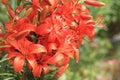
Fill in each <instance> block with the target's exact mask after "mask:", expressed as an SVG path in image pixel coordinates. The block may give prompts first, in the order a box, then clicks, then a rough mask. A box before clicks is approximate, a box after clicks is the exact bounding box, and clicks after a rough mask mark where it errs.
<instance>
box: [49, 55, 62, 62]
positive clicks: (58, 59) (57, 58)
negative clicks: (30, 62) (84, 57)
mask: <svg viewBox="0 0 120 80" xmlns="http://www.w3.org/2000/svg"><path fill="white" fill-rule="evenodd" d="M63 58H64V55H63V54H61V53H56V54H55V55H54V56H53V57H51V58H50V59H49V60H48V63H49V64H55V63H57V62H59V61H62V59H63Z"/></svg>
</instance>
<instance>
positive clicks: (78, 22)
mask: <svg viewBox="0 0 120 80" xmlns="http://www.w3.org/2000/svg"><path fill="white" fill-rule="evenodd" d="M1 1H2V3H3V4H4V5H5V6H6V8H7V11H8V14H9V16H10V20H9V21H8V22H6V23H5V33H2V30H0V38H1V40H0V46H1V48H0V52H1V54H2V52H3V51H4V50H6V51H7V58H8V63H9V64H10V65H13V66H14V71H15V72H19V73H20V72H21V71H22V69H23V66H27V67H28V68H29V70H31V72H32V73H33V75H34V76H35V77H40V75H41V73H44V74H47V73H48V72H49V71H51V70H55V69H58V71H57V72H56V74H55V76H56V77H59V76H60V75H61V74H62V73H63V72H64V71H65V69H66V68H67V67H68V65H69V60H70V58H74V57H75V59H76V62H78V60H79V50H78V48H79V45H80V44H81V43H82V40H83V39H85V38H89V39H93V37H94V26H95V24H96V22H95V21H94V20H93V18H92V16H91V15H90V13H89V11H88V9H87V8H86V6H85V5H86V4H87V5H91V6H104V3H102V2H98V1H96V0H84V3H82V4H81V3H79V0H27V1H26V2H29V3H31V4H29V5H27V6H23V4H20V5H19V6H18V8H17V9H16V10H13V9H12V8H10V7H9V3H8V2H7V0H1ZM21 13H22V15H21ZM86 36H88V37H86ZM53 67H54V68H53Z"/></svg>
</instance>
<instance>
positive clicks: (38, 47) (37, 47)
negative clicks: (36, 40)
mask: <svg viewBox="0 0 120 80" xmlns="http://www.w3.org/2000/svg"><path fill="white" fill-rule="evenodd" d="M30 48H31V49H32V51H31V53H40V52H45V53H46V52H47V50H46V48H45V47H44V46H42V45H40V44H32V45H31V46H30Z"/></svg>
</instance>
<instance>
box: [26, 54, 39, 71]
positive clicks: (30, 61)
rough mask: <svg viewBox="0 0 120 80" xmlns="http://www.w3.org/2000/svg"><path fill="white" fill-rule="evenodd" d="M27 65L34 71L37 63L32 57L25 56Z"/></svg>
mask: <svg viewBox="0 0 120 80" xmlns="http://www.w3.org/2000/svg"><path fill="white" fill-rule="evenodd" d="M26 59H27V61H28V63H29V64H30V66H31V67H32V69H35V68H36V66H37V62H36V59H35V58H34V56H27V57H26Z"/></svg>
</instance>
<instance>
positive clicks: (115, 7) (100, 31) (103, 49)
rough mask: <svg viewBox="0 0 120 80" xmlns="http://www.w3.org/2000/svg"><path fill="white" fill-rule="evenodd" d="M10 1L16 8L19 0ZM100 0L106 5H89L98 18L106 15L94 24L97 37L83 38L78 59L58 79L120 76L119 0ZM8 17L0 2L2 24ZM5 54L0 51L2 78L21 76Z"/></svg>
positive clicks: (116, 79)
mask: <svg viewBox="0 0 120 80" xmlns="http://www.w3.org/2000/svg"><path fill="white" fill-rule="evenodd" d="M10 1H11V2H10V3H11V7H12V8H13V9H15V8H16V7H17V4H15V3H16V1H19V0H10ZM100 1H102V2H104V3H105V4H106V6H105V7H101V8H100V7H90V6H87V7H88V8H89V9H90V12H91V14H92V15H93V17H94V19H95V20H97V17H98V14H102V16H103V20H102V22H100V23H99V24H98V25H97V26H96V27H95V32H96V36H95V39H94V40H93V41H92V42H86V41H84V42H83V44H82V45H81V46H80V48H79V50H80V60H79V63H76V62H75V61H73V60H71V61H70V66H69V68H68V69H67V70H66V72H65V73H64V74H63V75H62V76H61V78H60V79H59V80H120V58H119V56H120V24H119V23H120V5H119V4H120V0H100ZM8 20H9V17H8V15H7V12H6V9H5V6H3V5H2V4H1V2H0V25H4V22H6V21H8ZM3 29H4V28H3ZM4 54H5V53H4ZM5 57H6V56H4V57H3V56H1V55H0V80H3V79H4V80H21V78H20V77H19V76H18V74H17V73H14V72H13V71H12V67H11V66H9V65H6V64H7V61H6V58H5ZM51 73H52V72H51ZM13 74H14V75H13ZM53 74H54V73H52V74H51V75H50V74H49V75H47V76H46V80H50V78H49V77H50V76H52V75H53ZM36 80H37V79H36ZM51 80H53V79H51Z"/></svg>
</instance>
